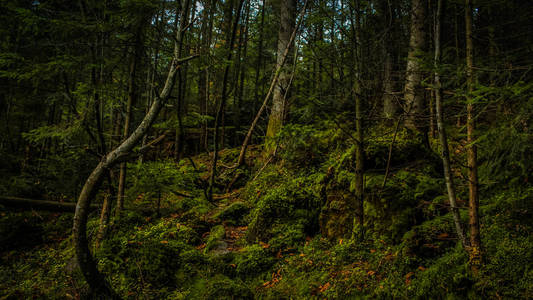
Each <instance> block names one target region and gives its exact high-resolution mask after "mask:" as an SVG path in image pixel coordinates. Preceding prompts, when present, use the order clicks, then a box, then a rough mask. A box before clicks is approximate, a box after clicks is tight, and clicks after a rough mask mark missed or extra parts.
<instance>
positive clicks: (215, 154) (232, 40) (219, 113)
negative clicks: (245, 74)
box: [207, 0, 245, 202]
mask: <svg viewBox="0 0 533 300" xmlns="http://www.w3.org/2000/svg"><path fill="white" fill-rule="evenodd" d="M244 1H245V0H240V1H239V5H238V7H237V11H236V13H235V22H234V23H233V27H232V29H231V37H230V39H229V40H228V43H229V44H228V54H227V57H226V61H227V62H230V61H231V57H232V55H233V46H234V44H235V36H236V34H237V27H238V25H239V19H240V15H241V9H242V5H243V3H244ZM228 22H229V24H231V18H230V20H229V21H228ZM229 69H230V65H229V64H227V65H226V67H225V69H224V78H223V82H222V97H221V99H220V104H219V106H218V109H217V114H216V117H215V130H214V131H215V132H214V137H213V143H214V150H213V161H212V164H211V176H210V180H209V187H208V191H207V196H208V201H210V202H211V201H212V200H213V188H214V185H215V178H216V172H217V161H218V146H219V141H218V137H219V132H218V131H219V127H220V122H221V119H222V116H223V112H224V108H225V106H226V100H227V99H226V98H227V97H228V95H227V93H228V92H227V88H228V78H229Z"/></svg>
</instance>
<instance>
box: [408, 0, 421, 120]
mask: <svg viewBox="0 0 533 300" xmlns="http://www.w3.org/2000/svg"><path fill="white" fill-rule="evenodd" d="M425 17H426V1H423V0H411V33H410V39H409V53H408V55H407V70H406V78H405V89H404V97H405V110H406V114H407V118H406V121H407V122H406V125H407V126H408V127H409V128H412V129H419V128H421V127H422V126H423V124H425V122H423V120H421V117H422V116H423V114H424V90H423V88H422V85H421V84H422V62H421V57H420V56H421V54H422V51H424V47H425V44H426V34H425V31H424V19H425Z"/></svg>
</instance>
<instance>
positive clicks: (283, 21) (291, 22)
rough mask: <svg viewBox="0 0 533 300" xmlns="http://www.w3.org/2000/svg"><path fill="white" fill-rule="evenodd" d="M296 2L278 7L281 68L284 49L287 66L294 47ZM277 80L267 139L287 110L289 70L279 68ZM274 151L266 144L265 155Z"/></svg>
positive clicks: (288, 1) (278, 62)
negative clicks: (286, 52) (287, 51)
mask: <svg viewBox="0 0 533 300" xmlns="http://www.w3.org/2000/svg"><path fill="white" fill-rule="evenodd" d="M296 5H297V1H296V0H286V1H281V5H280V17H281V18H280V27H279V36H278V51H277V61H276V65H277V66H281V65H282V63H283V60H284V59H283V53H284V52H285V49H289V56H288V57H287V59H288V64H289V65H290V62H291V60H292V54H291V52H290V48H291V47H293V45H294V40H293V41H291V34H292V32H293V31H294V28H295V27H296ZM280 69H281V72H280V74H279V78H278V84H277V85H276V86H275V89H274V95H273V97H272V110H271V112H270V116H269V118H268V127H267V132H266V137H267V138H273V137H275V136H276V135H277V134H278V132H279V131H280V130H281V127H282V126H283V122H284V119H285V115H286V109H287V99H286V96H287V93H286V91H287V90H288V88H289V86H288V85H289V81H290V78H291V74H290V71H289V69H283V68H281V67H280ZM272 151H274V147H270V146H268V144H267V147H266V153H270V152H272Z"/></svg>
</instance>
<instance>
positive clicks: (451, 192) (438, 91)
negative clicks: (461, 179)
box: [434, 0, 467, 249]
mask: <svg viewBox="0 0 533 300" xmlns="http://www.w3.org/2000/svg"><path fill="white" fill-rule="evenodd" d="M444 1H445V0H438V3H437V15H436V17H435V35H434V39H435V59H434V68H435V73H434V78H435V111H436V114H437V130H438V133H439V141H440V144H441V157H442V165H443V168H444V179H445V180H446V190H447V191H448V200H449V202H450V207H451V210H452V215H453V222H454V224H455V231H456V233H457V236H458V237H459V240H460V241H461V244H463V247H465V249H466V247H467V241H466V237H465V233H464V230H463V226H462V225H461V215H460V214H459V208H458V207H457V201H456V197H455V185H454V182H453V177H452V170H451V164H450V152H449V147H448V139H447V137H446V129H445V127H444V113H443V111H442V84H441V81H440V71H439V68H440V58H441V47H440V37H441V28H442V25H441V20H442V6H443V2H444Z"/></svg>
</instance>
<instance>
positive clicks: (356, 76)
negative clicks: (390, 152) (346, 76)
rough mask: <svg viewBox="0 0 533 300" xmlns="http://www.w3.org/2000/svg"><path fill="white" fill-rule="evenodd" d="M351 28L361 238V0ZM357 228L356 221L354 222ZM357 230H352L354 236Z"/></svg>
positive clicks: (362, 226) (362, 177) (357, 208)
mask: <svg viewBox="0 0 533 300" xmlns="http://www.w3.org/2000/svg"><path fill="white" fill-rule="evenodd" d="M350 12H351V18H350V21H351V29H352V35H353V36H352V42H353V43H354V46H353V48H352V62H353V64H354V65H353V71H352V78H353V87H354V88H353V95H354V99H355V138H356V139H357V141H356V145H355V179H354V180H355V182H354V183H355V184H354V185H355V198H356V199H355V205H354V207H355V212H356V217H357V222H358V225H359V234H358V235H359V239H360V240H363V239H364V160H365V159H364V152H363V149H364V148H363V147H364V145H363V138H364V135H363V99H362V95H361V84H362V71H363V70H362V69H363V62H362V45H361V19H360V18H361V8H360V2H359V0H356V3H355V7H352V8H351V11H350ZM354 229H355V222H354ZM355 235H356V232H355V230H353V231H352V238H355Z"/></svg>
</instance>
